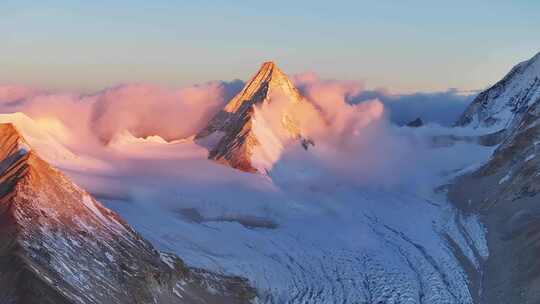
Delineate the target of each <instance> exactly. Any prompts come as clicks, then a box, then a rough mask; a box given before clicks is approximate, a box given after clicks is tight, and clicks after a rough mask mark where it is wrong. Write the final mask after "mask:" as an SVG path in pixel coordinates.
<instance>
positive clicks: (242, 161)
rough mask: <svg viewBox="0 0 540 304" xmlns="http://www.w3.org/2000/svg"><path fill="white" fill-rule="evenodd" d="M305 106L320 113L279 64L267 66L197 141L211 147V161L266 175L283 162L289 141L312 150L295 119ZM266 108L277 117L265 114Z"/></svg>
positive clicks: (266, 63) (221, 112)
mask: <svg viewBox="0 0 540 304" xmlns="http://www.w3.org/2000/svg"><path fill="white" fill-rule="evenodd" d="M300 107H302V108H309V109H311V110H312V112H313V113H315V112H316V110H315V108H314V107H313V106H312V105H311V104H310V103H309V102H308V101H307V100H306V99H305V98H304V97H303V96H302V95H301V94H300V92H299V91H298V90H297V89H296V88H295V87H294V85H293V84H292V82H291V81H290V80H289V78H288V77H287V75H285V74H284V73H283V72H282V71H281V70H280V69H279V68H278V67H277V66H276V64H275V63H273V62H265V63H263V64H262V65H261V68H260V69H259V71H258V72H257V73H256V74H255V75H254V76H253V77H252V78H251V79H250V80H249V81H248V82H247V83H246V85H245V87H244V88H243V89H242V91H241V92H240V93H238V94H237V95H236V96H235V97H234V98H232V99H231V100H230V101H229V102H228V103H227V105H226V106H225V107H224V108H223V110H221V111H220V112H219V113H217V114H216V115H215V116H214V117H213V118H212V119H211V120H210V122H209V123H208V125H207V126H206V127H205V128H204V129H202V130H201V131H200V132H199V133H198V134H197V135H196V137H195V139H196V140H197V141H198V142H199V143H201V144H202V145H204V146H206V147H208V148H209V155H208V158H209V159H213V160H215V161H217V162H220V163H223V164H226V165H229V166H231V167H233V168H235V169H239V170H242V171H246V172H260V173H266V172H267V171H269V170H270V169H271V167H272V165H273V164H274V163H275V161H277V159H278V158H279V155H280V153H281V151H282V150H283V148H284V145H285V144H286V142H285V141H284V138H286V139H288V140H290V139H292V140H300V141H301V142H302V143H303V144H304V145H305V146H306V147H307V145H306V143H307V142H311V141H310V140H309V139H307V138H306V137H305V134H303V132H302V128H301V126H300V122H299V120H298V119H297V116H298V115H297V114H295V112H298V111H297V110H298V109H299V108H300ZM263 108H264V109H265V111H266V112H272V113H271V114H272V115H271V116H272V117H271V118H270V117H268V116H269V115H268V113H267V114H266V115H263V114H262V112H263V110H262V109H263ZM295 110H296V111H295ZM276 117H277V118H278V123H276V122H275V120H276V119H275V118H276ZM272 118H273V119H272ZM272 120H274V121H272ZM288 140H287V142H288Z"/></svg>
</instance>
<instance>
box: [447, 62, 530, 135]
mask: <svg viewBox="0 0 540 304" xmlns="http://www.w3.org/2000/svg"><path fill="white" fill-rule="evenodd" d="M539 98H540V53H538V54H537V55H536V56H534V57H533V58H531V59H529V60H527V61H524V62H521V63H519V64H518V65H516V66H515V67H514V68H512V70H511V71H510V72H509V73H508V74H507V75H506V76H505V77H504V78H503V79H502V80H501V81H499V82H497V83H496V84H495V85H493V86H492V87H491V88H489V89H487V90H485V91H484V92H482V93H480V94H479V95H478V96H477V97H476V98H475V100H474V101H473V102H472V103H471V105H470V106H469V107H468V108H467V110H466V111H465V112H464V113H463V115H462V116H461V117H460V118H459V120H458V121H457V122H456V126H469V125H470V126H473V127H494V128H497V129H503V128H507V127H509V125H510V124H511V123H512V122H513V121H514V118H515V117H517V116H519V115H520V114H522V113H524V112H525V111H527V109H528V107H529V106H530V105H532V104H533V103H534V102H535V101H537V100H538V99H539ZM518 119H519V118H518Z"/></svg>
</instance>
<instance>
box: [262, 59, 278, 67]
mask: <svg viewBox="0 0 540 304" xmlns="http://www.w3.org/2000/svg"><path fill="white" fill-rule="evenodd" d="M261 67H263V68H264V67H266V68H274V67H276V63H275V62H273V61H265V62H263V64H262V65H261Z"/></svg>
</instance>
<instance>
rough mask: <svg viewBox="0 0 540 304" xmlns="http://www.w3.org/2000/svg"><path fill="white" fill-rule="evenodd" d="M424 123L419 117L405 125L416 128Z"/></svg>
mask: <svg viewBox="0 0 540 304" xmlns="http://www.w3.org/2000/svg"><path fill="white" fill-rule="evenodd" d="M423 125H424V122H423V121H422V119H421V118H420V117H418V118H417V119H415V120H413V121H410V122H408V123H407V127H411V128H418V127H421V126H423Z"/></svg>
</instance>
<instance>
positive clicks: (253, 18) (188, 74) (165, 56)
mask: <svg viewBox="0 0 540 304" xmlns="http://www.w3.org/2000/svg"><path fill="white" fill-rule="evenodd" d="M113 2H114V3H113ZM0 3H1V9H0V37H2V40H3V42H2V46H1V47H0V67H2V68H1V69H0V83H19V84H28V85H34V86H41V87H48V88H54V89H69V90H82V91H91V90H97V89H100V88H103V87H107V86H112V85H116V84H118V83H125V82H151V83H155V84H162V85H168V86H180V85H185V84H192V83H198V82H203V81H208V80H216V79H223V80H230V79H234V78H240V79H245V78H247V77H248V76H249V75H251V74H252V73H253V72H254V71H255V70H256V69H257V68H258V66H259V64H260V63H261V62H262V61H264V60H274V61H276V62H277V63H278V65H279V66H280V67H281V68H282V69H283V70H284V71H285V72H287V73H300V72H305V71H315V72H317V73H318V74H320V75H321V76H322V77H326V78H337V79H354V80H364V81H365V82H366V84H367V85H368V86H369V87H372V88H375V87H386V88H389V89H390V90H391V91H394V92H411V91H437V90H445V89H447V88H459V89H463V90H469V89H480V88H484V87H485V86H487V85H488V84H490V83H492V82H493V81H496V80H498V79H499V78H500V77H502V76H503V74H504V73H506V72H507V71H508V69H509V68H510V67H511V66H513V65H514V64H516V63H517V62H519V61H521V60H524V59H527V58H529V57H531V56H533V55H534V54H535V53H537V52H539V51H540V39H539V38H540V34H539V32H538V29H540V18H538V12H540V1H532V0H530V1H526V0H521V1H471V0H469V1H462V0H457V1H419V0H417V1H384V0H381V1H318V0H313V1H280V0H271V1H218V0H216V1H205V0H201V1H103V0H97V1H76V0H72V1H24V0H18V1H12V0H7V1H6V0H0Z"/></svg>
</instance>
